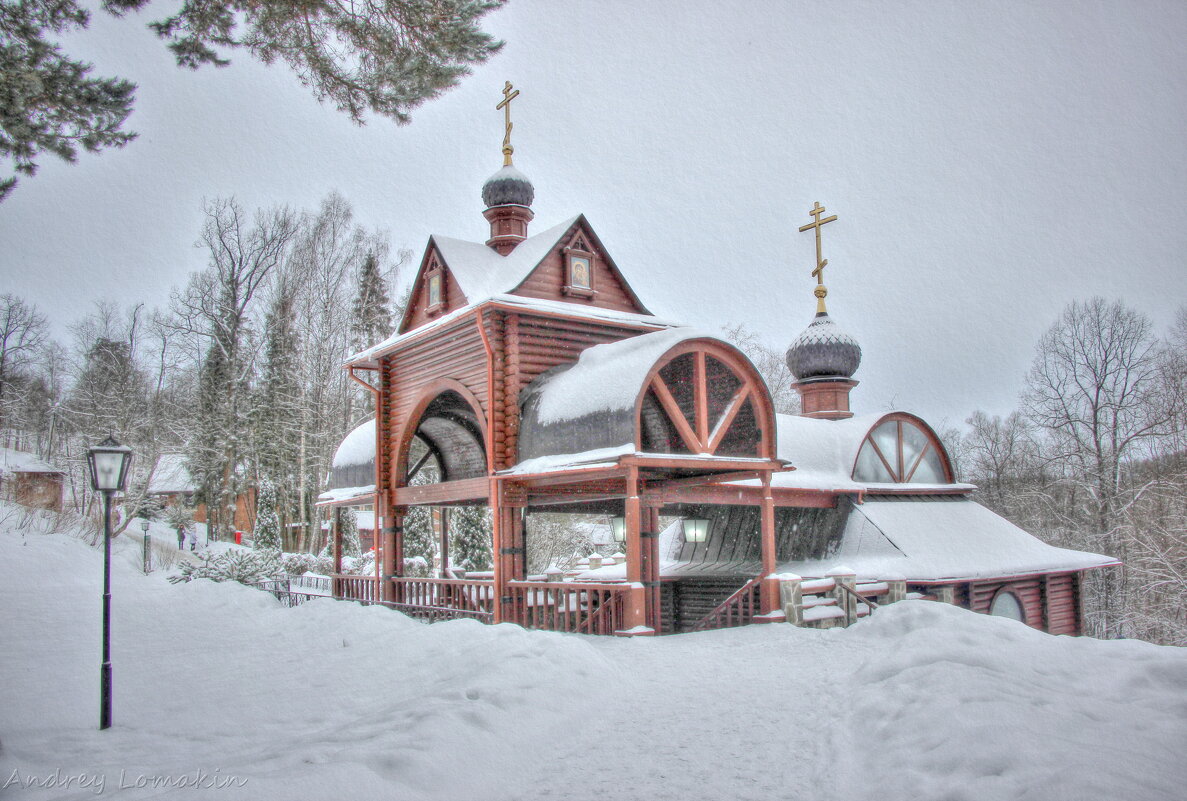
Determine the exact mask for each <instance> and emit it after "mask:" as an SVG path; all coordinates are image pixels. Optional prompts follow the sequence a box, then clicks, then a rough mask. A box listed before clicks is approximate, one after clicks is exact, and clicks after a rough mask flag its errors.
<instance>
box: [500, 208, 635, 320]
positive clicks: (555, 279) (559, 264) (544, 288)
mask: <svg viewBox="0 0 1187 801" xmlns="http://www.w3.org/2000/svg"><path fill="white" fill-rule="evenodd" d="M578 237H581V238H583V239H584V241H585V243H586V245H587V246H588V247H589V248H590V249H591V252H592V253H593V254H594V257H593V264H592V265H591V268H592V269H591V274H590V277H591V278H592V280H593V288H594V291H595V293H596V294H595V295H594V297H592V298H584V297H581V296H577V295H573V296H566V295H565V294H564V291H563V289H564V286H565V282H566V275H565V270H566V265H565V253H564V249H565V248H566V247H569V246H570V244H571V243H573V242H575V241H576V239H577V238H578ZM512 294H515V295H522V296H524V297H528V298H541V299H544V300H564V301H567V302H569V303H576V304H581V305H586V304H588V305H590V306H597V307H599V308H604V309H617V310H618V311H625V312H640V311H642V309H641V308H640V307H639V305H638V304H637V303H636V302H635V300H634V299H633V298H632V297H631V296H630V294H629V292H628V291H627V289H626V287H625V286H624V285H623V283H622V281H621V280H620V279H619V277H618V276H617V275H616V274H615V272H614V271H613V270H612V269H611V268H610V266H609V260H608V259H607V258H606V254H604V253H602V252H600V251H599V250H598V248H597V247H596V246H595V245H594V241H593V238H592V237H590V236H589V235H588V233H587V232H585V231H583V230H582V229H581V228H578V229H577V232H576V233H575V234H573V235H571V236H569V237H566V238H564V239H562V240H561V241H560V243H559V244H558V245H557V247H555V248H553V250H552V252H551V253H549V254H548V255H547V256H546V257H545V258H544V260H543V261H541V262H540V265H539V266H538V267H536V269H535V270H533V271H532V273H531V275H529V276H528V277H527V278H526V279H524V282H523V283H522V284H520V285H519V286H517V287H516V288H515V289H514V290H513V292H512Z"/></svg>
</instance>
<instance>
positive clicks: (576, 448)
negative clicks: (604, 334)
mask: <svg viewBox="0 0 1187 801" xmlns="http://www.w3.org/2000/svg"><path fill="white" fill-rule="evenodd" d="M703 338H708V339H713V340H715V341H716V337H714V336H712V335H711V334H707V333H705V332H703V331H700V330H698V329H695V328H686V327H682V328H670V329H666V330H662V331H653V332H651V333H647V334H640V335H639V336H634V337H629V338H627V339H622V340H619V341H617V342H609V343H606V344H604V345H595V346H594V347H592V348H587V349H586V350H584V351H582V352H581V355H580V356H579V357H578V359H577V361H575V362H572V363H569V364H564V365H561V366H560V367H555V368H553V369H552V370H549V371H548V372H546V373H544V374H542V375H541V376H539V377H538V378H537V379H536V380H535V381H533V382H532V383H531V384H529V385H528V386H527V388H525V389H524V390H523V392H522V393H521V394H520V406H521V408H522V409H523V412H522V421H521V423H520V430H519V458H520V460H521V462H527V461H531V460H537V459H540V458H541V457H555V456H556V454H557V452H558V451H561V450H562V449H563V451H564V452H566V453H581V454H585V453H588V452H590V451H595V452H598V451H605V450H606V449H621V448H623V447H624V446H629V448H630V449H631V450H633V449H634V443H635V419H634V418H635V415H634V409H635V401H636V400H638V398H639V393H640V392H642V391H643V384H644V382H645V381H646V379H647V375H648V373H650V371H651V368H652V367H654V366H655V364H656V362H658V361H659V360H660V359H661V358H662V357H663V355H664V354H665V353H667V352H668V351H669V350H671V349H672V348H674V347H676V346H677V345H679V344H681V343H683V342H687V341H689V340H692V339H703ZM552 461H553V462H555V459H553V460H552ZM517 469H518V468H517Z"/></svg>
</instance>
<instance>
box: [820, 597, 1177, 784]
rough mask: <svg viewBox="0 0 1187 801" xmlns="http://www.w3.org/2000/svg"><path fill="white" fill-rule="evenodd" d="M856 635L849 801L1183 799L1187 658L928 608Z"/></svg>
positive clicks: (845, 741) (843, 741)
mask: <svg viewBox="0 0 1187 801" xmlns="http://www.w3.org/2000/svg"><path fill="white" fill-rule="evenodd" d="M849 636H850V637H851V638H852V639H853V640H855V641H856V643H857V644H858V645H859V646H865V647H864V648H863V651H864V654H863V656H862V658H861V660H860V662H859V664H858V666H857V670H856V671H854V672H853V673H852V674H851V675H850V676H849V678H848V680H847V681H846V694H847V695H848V696H849V698H850V699H851V700H850V702H849V704H847V710H848V715H847V722H848V726H847V727H846V730H847V732H849V733H850V734H851V736H845V735H844V734H842V735H841V736H840V737H838V738H837V740H836V745H837V746H838V748H837V756H838V757H839V759H840V763H839V767H840V768H841V770H839V774H840V776H841V777H843V780H842V781H841V783H840V786H839V787H838V792H837V795H836V797H837V798H912V799H921V801H925V800H926V799H953V800H954V801H955V800H957V799H969V801H974V800H975V801H997V799H1043V800H1044V801H1050V799H1087V798H1117V799H1139V798H1142V799H1152V798H1158V799H1171V798H1183V797H1184V788H1185V787H1187V762H1185V761H1184V759H1183V754H1184V752H1185V750H1187V658H1185V656H1187V655H1185V654H1184V652H1183V649H1178V648H1169V647H1159V646H1155V645H1150V644H1149V643H1144V642H1139V641H1119V642H1100V641H1097V640H1091V639H1087V638H1071V637H1052V636H1050V635H1048V634H1044V633H1042V632H1039V631H1035V630H1034V629H1031V628H1029V627H1027V626H1024V625H1021V624H1019V623H1017V622H1015V621H1012V620H1007V619H1005V618H996V617H987V616H983V615H974V614H973V613H971V612H968V611H966V610H963V609H958V608H956V607H952V606H947V605H945V604H936V603H929V602H926V601H908V602H905V603H901V604H895V605H893V606H889V607H884V608H883V609H880V610H878V612H877V613H876V614H875V616H874V619H871V620H870V623H869V624H868V625H866V624H862V625H858V626H856V627H855V628H853V629H851V630H850V632H849Z"/></svg>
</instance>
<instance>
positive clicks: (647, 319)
mask: <svg viewBox="0 0 1187 801" xmlns="http://www.w3.org/2000/svg"><path fill="white" fill-rule="evenodd" d="M470 244H473V243H470ZM483 247H485V245H484V246H483ZM521 247H522V246H521ZM518 249H519V248H516V250H518ZM514 252H515V251H512V253H514ZM496 303H497V304H499V305H502V306H514V307H516V308H518V309H522V310H523V311H529V312H538V313H540V314H560V315H565V316H566V317H576V318H580V319H583V320H591V321H594V322H600V323H623V324H625V325H629V326H648V327H653V328H673V327H675V326H676V325H677V323H674V322H671V321H669V320H661V319H660V318H658V317H656V316H654V315H652V314H639V313H638V312H624V311H619V310H618V309H606V308H602V307H601V306H589V305H585V304H577V303H568V302H566V301H561V300H548V299H546V298H529V297H524V296H522V295H508V294H496V295H491V296H490V297H488V298H483V299H481V300H479V301H475V302H473V303H468V304H467V305H465V306H462V307H461V308H459V309H454V310H453V311H451V312H450V313H449V314H446V315H443V316H441V317H438V318H437V319H435V320H433V321H432V322H431V323H426V324H425V325H422V326H419V327H417V328H413V329H412V330H410V331H405V332H404V333H402V334H393V335H392V336H390V337H388V338H387V339H385V340H383V341H382V342H380V343H379V344H377V345H372V346H371V347H369V348H366V349H365V350H361V351H359V352H358V353H355V354H352V355H351V356H349V357H348V358H347V359H346V362H345V363H346V364H355V365H364V366H365V365H369V364H372V363H373V362H374V360H375V358H376V357H378V356H379V355H381V354H383V353H385V352H387V351H389V350H391V349H392V348H394V347H396V346H397V345H400V344H401V343H403V342H407V341H409V340H412V339H416V338H418V337H421V336H424V335H425V334H426V333H427V332H429V331H433V330H436V329H438V328H443V327H445V326H447V325H449V324H451V323H453V322H455V321H457V320H459V319H461V318H462V317H465V316H466V315H468V314H471V313H473V312H474V311H475V310H476V309H477V308H478V307H480V306H482V305H484V304H496Z"/></svg>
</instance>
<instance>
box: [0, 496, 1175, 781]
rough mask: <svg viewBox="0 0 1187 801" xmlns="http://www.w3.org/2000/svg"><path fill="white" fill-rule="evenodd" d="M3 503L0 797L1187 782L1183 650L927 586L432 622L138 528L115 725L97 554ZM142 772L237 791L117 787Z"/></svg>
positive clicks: (120, 604) (123, 553)
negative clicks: (1072, 631) (820, 616)
mask: <svg viewBox="0 0 1187 801" xmlns="http://www.w3.org/2000/svg"><path fill="white" fill-rule="evenodd" d="M3 512H4V507H3V505H0V799H4V801H8V800H9V799H14V800H16V801H25V799H49V798H64V799H65V798H69V799H83V798H93V797H95V796H96V795H97V793H96V786H95V782H96V781H99V780H101V781H102V782H103V783H104V786H103V790H104V792H103V795H104V796H106V795H114V796H117V797H120V798H154V799H155V798H193V797H196V796H201V797H207V796H209V797H213V798H219V799H253V801H255V800H257V799H277V800H278V801H279V800H280V799H283V800H284V801H303V799H310V800H311V801H315V800H319V799H330V798H362V797H368V798H375V799H384V801H387V800H388V799H393V800H395V801H403V800H404V799H408V800H409V801H412V800H416V801H419V800H420V799H424V800H425V801H434V800H439V801H453V800H454V799H467V798H479V797H484V798H486V797H489V798H493V799H507V800H508V801H509V800H510V799H521V798H537V799H543V800H544V801H587V800H588V801H594V800H595V799H649V801H651V800H654V801H663V800H664V799H681V801H698V800H699V799H706V801H708V800H709V799H713V800H714V801H717V800H718V799H757V798H760V797H761V798H764V799H770V798H779V799H791V800H794V801H831V800H832V799H836V800H837V801H850V799H864V798H878V799H882V800H884V801H908V799H910V801H961V800H962V799H969V801H974V800H975V801H999V800H1000V801H1007V800H1008V799H1009V800H1012V799H1036V800H1037V799H1042V800H1043V801H1059V800H1060V799H1068V800H1069V801H1071V800H1072V799H1076V800H1077V801H1078V799H1084V798H1110V799H1117V800H1119V801H1125V800H1126V799H1131V798H1132V799H1139V798H1140V799H1142V801H1179V799H1182V798H1184V792H1183V788H1184V787H1187V760H1184V759H1183V754H1184V753H1187V653H1184V651H1183V650H1182V649H1174V648H1158V647H1155V646H1151V645H1148V644H1145V643H1139V642H1120V643H1117V642H1112V643H1102V642H1096V641H1091V640H1077V639H1071V638H1055V637H1049V636H1047V635H1044V634H1041V633H1038V632H1034V631H1032V630H1030V629H1027V628H1026V627H1024V626H1021V625H1018V624H1016V623H1014V622H1013V621H1008V620H1001V619H989V618H985V617H983V616H976V615H972V614H970V613H967V612H964V611H962V610H958V609H954V608H951V607H945V606H942V605H940V604H931V603H925V602H918V603H913V602H911V603H904V604H897V605H895V606H894V607H890V608H887V609H885V610H880V611H879V612H878V613H877V614H876V615H875V616H874V618H872V619H871V620H869V621H866V622H864V623H861V624H859V625H858V626H855V627H854V628H852V629H849V630H833V631H824V632H821V631H811V630H801V629H795V628H792V627H790V626H753V627H749V628H746V629H741V630H732V631H719V632H705V633H702V634H696V635H687V636H680V637H667V638H656V639H637V640H616V639H612V638H589V637H580V636H575V635H574V636H565V635H556V634H550V633H542V632H528V631H524V630H522V629H519V628H517V627H514V626H483V625H481V624H479V623H476V622H473V621H456V622H452V623H442V624H437V625H433V626H424V625H421V624H418V623H415V622H413V621H411V620H408V619H407V618H405V617H403V616H401V615H398V614H396V613H393V612H390V611H388V610H385V609H381V608H377V607H369V608H364V607H358V606H356V605H354V604H350V603H344V602H334V601H329V600H325V601H323V600H318V601H312V602H309V603H306V604H303V605H301V606H299V607H296V608H294V609H285V608H283V607H281V606H280V605H279V604H278V603H277V602H276V601H275V600H274V599H273V598H272V597H271V596H270V595H268V594H266V593H262V592H259V591H256V590H252V589H248V588H246V587H242V586H238V585H228V584H212V583H210V582H205V581H203V582H194V583H192V584H187V585H181V586H174V585H170V584H168V583H167V582H165V580H164V578H163V576H161V575H160V574H154V575H152V576H148V577H145V576H142V575H140V574H139V572H138V569H139V564H140V562H139V546H138V543H135V542H132V541H124V542H120V541H117V543H116V548H115V558H114V560H113V593H114V598H113V605H114V610H113V663H114V674H115V694H114V697H115V704H114V713H115V714H114V720H115V726H114V728H113V729H111V730H110V731H107V732H99V731H98V730H97V724H98V696H99V693H98V673H99V654H100V650H99V621H100V616H99V610H100V605H99V593H100V591H101V590H100V586H101V575H102V574H101V569H102V557H101V554H100V553H99V552H98V551H96V550H94V549H91V548H89V547H87V546H86V545H85V544H83V543H82V542H80V541H78V540H76V539H73V538H70V537H67V536H64V535H41V534H37V533H32V532H29V531H26V532H24V533H22V532H20V531H13V530H12V529H13V521H12V520H11V519H10V520H9V521H8V525H7V526H5V525H4V521H3V519H2V518H3V517H4V514H3ZM142 776H143V777H146V780H147V781H148V782H150V783H151V782H152V781H154V780H159V779H162V778H163V779H177V778H178V777H187V776H188V777H194V776H198V777H199V778H200V779H202V780H204V781H207V782H218V781H222V782H226V781H227V780H228V779H229V777H234V778H235V779H236V780H237V781H245V782H246V784H245V785H243V786H237V785H236V786H227V787H223V788H221V789H213V788H212V789H209V790H205V791H202V790H200V791H195V790H194V789H193V788H190V787H182V788H176V787H156V788H154V787H143V788H137V787H135V786H132V787H130V788H129V787H125V788H124V789H120V785H121V784H124V785H128V784H131V785H135V784H136V783H137V780H138V779H139V778H140V777H142ZM80 779H83V780H89V782H90V785H89V786H81V787H80V786H79V784H80V782H79V780H80ZM47 780H52V782H47ZM30 781H34V782H37V783H40V784H46V783H56V785H57V786H49V787H45V786H29V783H30ZM66 782H70V786H69V787H64V786H62V785H63V784H64V783H66ZM5 784H7V785H8V786H7V787H3V785H5Z"/></svg>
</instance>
